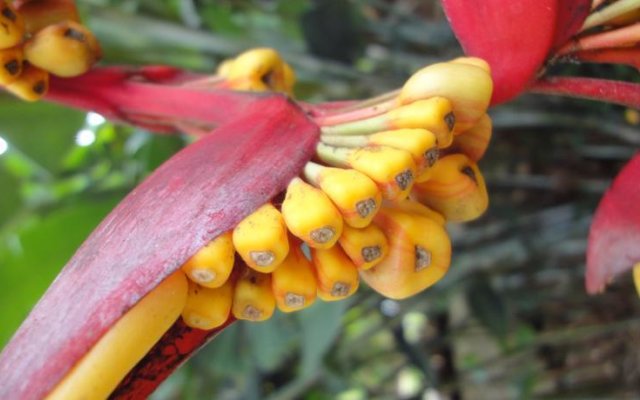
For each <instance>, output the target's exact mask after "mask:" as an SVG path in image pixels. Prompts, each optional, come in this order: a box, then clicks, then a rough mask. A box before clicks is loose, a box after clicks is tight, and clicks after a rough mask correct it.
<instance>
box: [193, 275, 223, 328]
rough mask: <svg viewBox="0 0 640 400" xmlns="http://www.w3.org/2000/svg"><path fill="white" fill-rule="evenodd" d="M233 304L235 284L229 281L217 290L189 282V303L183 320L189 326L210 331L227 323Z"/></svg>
mask: <svg viewBox="0 0 640 400" xmlns="http://www.w3.org/2000/svg"><path fill="white" fill-rule="evenodd" d="M232 302H233V282H232V281H231V280H228V281H227V282H226V283H225V284H224V285H222V286H220V287H217V288H208V287H204V286H200V285H198V284H197V283H193V282H189V293H188V294H187V302H186V304H185V306H184V310H182V320H183V321H184V323H185V324H186V325H187V326H190V327H192V328H196V329H203V330H210V329H214V328H217V327H219V326H221V325H223V324H224V323H225V322H227V319H229V313H230V312H231V303H232Z"/></svg>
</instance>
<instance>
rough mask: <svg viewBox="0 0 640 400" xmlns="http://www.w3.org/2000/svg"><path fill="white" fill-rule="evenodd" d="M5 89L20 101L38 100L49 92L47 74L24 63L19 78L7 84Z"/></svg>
mask: <svg viewBox="0 0 640 400" xmlns="http://www.w3.org/2000/svg"><path fill="white" fill-rule="evenodd" d="M5 89H6V90H7V91H8V92H11V93H12V94H14V95H15V96H18V97H19V98H21V99H22V100H26V101H36V100H40V99H41V98H42V96H44V95H45V94H46V93H47V91H48V90H49V73H48V72H47V71H45V70H42V69H40V68H38V67H34V66H33V65H31V64H28V63H25V64H24V66H23V69H22V73H21V74H20V76H19V77H17V78H16V79H14V80H13V81H11V82H9V83H8V84H7V86H6V87H5Z"/></svg>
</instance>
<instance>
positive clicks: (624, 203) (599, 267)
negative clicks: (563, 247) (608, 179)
mask: <svg viewBox="0 0 640 400" xmlns="http://www.w3.org/2000/svg"><path fill="white" fill-rule="evenodd" d="M639 205H640V154H639V155H636V156H635V157H634V158H633V159H632V160H631V161H630V162H629V163H628V164H627V165H626V166H625V167H624V168H623V169H622V171H621V172H620V174H618V176H617V177H616V179H615V180H614V181H613V184H612V185H611V187H610V188H609V190H608V191H607V193H605V195H604V197H603V198H602V200H601V201H600V205H599V206H598V209H597V210H596V213H595V216H594V218H593V222H592V224H591V230H590V232H589V246H588V248H587V276H586V278H587V279H586V286H587V291H588V292H589V293H598V292H601V291H602V290H604V288H605V285H606V284H607V283H608V282H609V281H610V280H611V279H612V278H614V277H615V276H617V275H619V274H621V273H623V272H626V271H628V270H630V269H631V268H632V267H633V265H634V264H635V263H637V262H640V206H639Z"/></svg>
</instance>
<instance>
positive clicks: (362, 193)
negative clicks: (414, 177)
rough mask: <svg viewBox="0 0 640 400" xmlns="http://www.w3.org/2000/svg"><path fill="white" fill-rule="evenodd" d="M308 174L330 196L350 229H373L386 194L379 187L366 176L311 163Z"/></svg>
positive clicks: (306, 173)
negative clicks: (368, 226) (373, 223)
mask: <svg viewBox="0 0 640 400" xmlns="http://www.w3.org/2000/svg"><path fill="white" fill-rule="evenodd" d="M304 174H305V178H307V180H308V181H310V182H312V183H313V184H314V185H316V186H319V187H320V189H322V191H323V192H325V193H326V194H327V196H329V198H330V199H331V201H332V202H333V204H335V206H336V207H338V210H340V214H342V217H343V218H344V222H345V223H347V224H348V225H350V226H353V227H356V228H361V227H364V226H367V225H369V224H370V223H371V220H372V219H373V217H374V216H375V215H376V212H378V209H379V208H380V204H381V203H382V194H381V193H380V191H379V190H378V187H377V186H376V183H375V182H374V181H373V180H371V178H369V177H368V176H366V175H365V174H363V173H362V172H359V171H356V170H354V169H342V168H330V167H323V166H321V165H318V164H316V163H312V162H309V163H307V165H305V167H304Z"/></svg>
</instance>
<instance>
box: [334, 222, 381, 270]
mask: <svg viewBox="0 0 640 400" xmlns="http://www.w3.org/2000/svg"><path fill="white" fill-rule="evenodd" d="M340 247H342V250H344V252H345V253H346V255H347V256H348V257H349V258H350V259H351V261H352V262H353V263H354V265H355V266H356V267H357V268H359V269H362V270H365V269H369V268H371V267H373V266H375V265H376V264H378V263H379V262H380V261H382V260H383V259H384V258H385V257H386V256H387V253H389V243H388V241H387V238H386V236H385V235H384V233H383V232H382V230H381V229H380V228H378V227H377V226H375V225H373V224H372V225H369V226H367V227H365V228H350V227H345V229H344V231H343V232H342V236H340Z"/></svg>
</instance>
